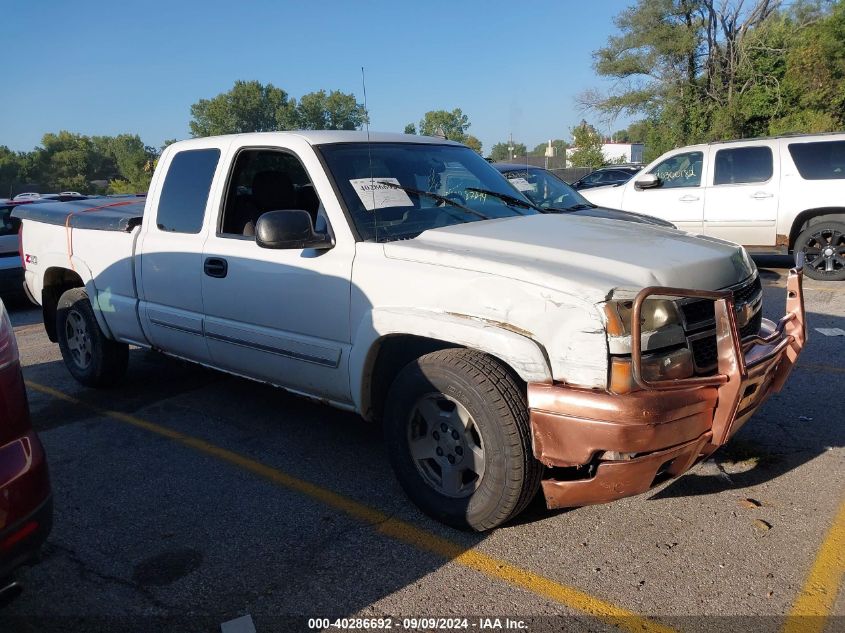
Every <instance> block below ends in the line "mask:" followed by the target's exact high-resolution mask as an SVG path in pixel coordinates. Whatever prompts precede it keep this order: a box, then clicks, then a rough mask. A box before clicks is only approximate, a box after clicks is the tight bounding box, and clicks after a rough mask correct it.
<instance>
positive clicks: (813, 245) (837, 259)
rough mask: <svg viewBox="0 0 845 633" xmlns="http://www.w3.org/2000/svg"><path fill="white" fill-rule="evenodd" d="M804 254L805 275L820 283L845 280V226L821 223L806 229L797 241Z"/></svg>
mask: <svg viewBox="0 0 845 633" xmlns="http://www.w3.org/2000/svg"><path fill="white" fill-rule="evenodd" d="M795 250H796V251H801V252H803V253H804V273H805V274H806V275H807V276H808V277H810V278H811V279H818V280H820V281H843V280H845V224H842V223H841V222H819V223H818V224H813V225H812V226H809V227H807V228H806V229H804V230H803V231H802V232H801V234H800V235H799V236H798V238H797V239H796V240H795Z"/></svg>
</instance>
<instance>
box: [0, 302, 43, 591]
mask: <svg viewBox="0 0 845 633" xmlns="http://www.w3.org/2000/svg"><path fill="white" fill-rule="evenodd" d="M52 525H53V497H52V493H51V491H50V477H49V474H48V472H47V461H46V458H45V456H44V447H43V446H41V441H40V440H39V439H38V436H37V435H36V434H35V431H33V430H32V425H31V424H30V420H29V404H28V403H27V399H26V389H25V387H24V383H23V374H22V373H21V365H20V360H19V356H18V346H17V343H16V342H15V333H14V331H13V330H12V324H11V322H10V321H9V315H8V314H7V313H6V308H5V306H4V305H3V302H2V301H0V603H2V601H3V600H4V598H6V597H7V596H8V595H9V594H10V593H12V592H15V591H17V586H16V584H15V583H14V582H13V581H12V580H11V576H12V572H13V571H14V570H15V569H16V568H18V567H20V566H21V565H23V564H26V563H28V562H31V561H32V560H33V559H35V558H36V555H37V554H38V551H39V549H40V547H41V545H42V544H43V543H44V541H45V540H46V539H47V535H48V534H49V533H50V528H51V527H52Z"/></svg>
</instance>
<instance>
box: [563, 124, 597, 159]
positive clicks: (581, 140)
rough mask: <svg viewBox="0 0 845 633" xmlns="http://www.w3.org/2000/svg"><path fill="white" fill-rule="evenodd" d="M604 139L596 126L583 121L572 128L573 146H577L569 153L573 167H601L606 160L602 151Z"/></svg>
mask: <svg viewBox="0 0 845 633" xmlns="http://www.w3.org/2000/svg"><path fill="white" fill-rule="evenodd" d="M603 144H604V140H603V139H602V136H601V134H599V133H598V131H597V130H596V128H594V127H593V126H592V125H590V124H589V123H587V122H586V121H581V123H580V124H579V125H577V126H575V127H574V128H572V146H573V147H574V148H575V149H574V150H573V151H572V153H571V154H570V155H569V162H570V163H571V165H572V167H594V168H595V167H601V166H602V165H603V164H604V162H605V160H604V154H603V153H602V151H601V148H602V145H603Z"/></svg>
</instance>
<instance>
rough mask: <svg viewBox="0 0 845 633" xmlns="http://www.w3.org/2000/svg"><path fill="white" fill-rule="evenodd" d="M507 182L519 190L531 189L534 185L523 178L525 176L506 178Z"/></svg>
mask: <svg viewBox="0 0 845 633" xmlns="http://www.w3.org/2000/svg"><path fill="white" fill-rule="evenodd" d="M508 182H509V183H511V184H512V185H513V186H514V187H516V188H517V189H519V190H520V191H531V190H532V189H534V185H532V184H531V183H530V182H528V181H527V180H525V178H508Z"/></svg>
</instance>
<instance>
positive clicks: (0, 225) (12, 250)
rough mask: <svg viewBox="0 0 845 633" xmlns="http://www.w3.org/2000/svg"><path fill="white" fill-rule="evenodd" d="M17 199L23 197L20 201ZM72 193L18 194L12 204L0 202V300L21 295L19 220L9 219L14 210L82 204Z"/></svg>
mask: <svg viewBox="0 0 845 633" xmlns="http://www.w3.org/2000/svg"><path fill="white" fill-rule="evenodd" d="M19 196H24V197H23V198H19ZM89 197H91V196H83V195H80V194H78V193H76V192H73V191H64V192H62V193H47V194H36V193H29V194H19V195H18V196H15V198H13V199H11V200H0V296H3V297H6V296H10V295H13V294H14V295H22V294H23V264H22V263H21V258H20V254H19V253H18V229H19V228H20V224H21V223H20V220H18V219H16V218H13V217H12V210H13V209H14V208H15V207H18V206H22V205H30V204H43V203H47V202H67V201H69V200H85V199H87V198H89Z"/></svg>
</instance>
